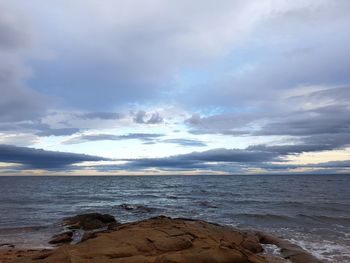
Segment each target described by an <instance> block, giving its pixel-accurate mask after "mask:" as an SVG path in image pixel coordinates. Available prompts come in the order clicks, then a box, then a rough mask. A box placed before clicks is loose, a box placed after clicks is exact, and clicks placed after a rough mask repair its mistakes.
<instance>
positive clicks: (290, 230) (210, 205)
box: [0, 175, 350, 262]
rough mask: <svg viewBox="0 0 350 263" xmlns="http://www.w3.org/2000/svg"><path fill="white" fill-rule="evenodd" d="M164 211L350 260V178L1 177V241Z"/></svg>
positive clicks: (41, 239) (40, 237)
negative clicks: (67, 220) (75, 221)
mask: <svg viewBox="0 0 350 263" xmlns="http://www.w3.org/2000/svg"><path fill="white" fill-rule="evenodd" d="M86 211H100V212H106V213H110V214H112V215H114V216H115V217H116V218H117V219H118V220H119V221H121V222H127V221H133V220H138V219H141V218H148V217H150V216H156V215H161V214H162V215H168V216H172V217H188V218H198V219H203V220H208V221H211V222H216V223H220V224H226V225H232V226H237V227H240V228H254V229H259V230H264V231H269V232H273V233H276V234H278V235H281V236H283V237H285V238H287V239H289V240H292V241H294V242H296V243H298V244H299V245H301V246H303V247H304V248H305V249H307V250H308V251H310V252H312V253H313V254H314V255H316V256H318V257H320V258H322V259H323V260H325V261H326V262H350V176H346V175H329V176H326V175H322V176H321V175H320V176H316V175H312V176H311V175H294V176H290V175H289V176H276V175H274V176H272V175H271V176H269V175H263V176H167V177H161V176H159V177H141V176H140V177H0V243H4V242H13V243H16V244H17V245H19V246H33V245H34V246H37V247H42V246H45V245H46V242H47V239H48V238H49V236H50V235H51V234H52V233H54V232H55V231H58V223H59V222H60V220H61V219H62V218H63V217H66V216H71V215H74V214H77V213H82V212H86Z"/></svg>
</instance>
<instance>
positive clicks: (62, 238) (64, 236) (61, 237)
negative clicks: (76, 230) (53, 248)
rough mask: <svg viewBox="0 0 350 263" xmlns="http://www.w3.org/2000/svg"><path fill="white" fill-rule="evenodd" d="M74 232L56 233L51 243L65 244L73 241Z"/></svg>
mask: <svg viewBox="0 0 350 263" xmlns="http://www.w3.org/2000/svg"><path fill="white" fill-rule="evenodd" d="M72 237H73V232H72V231H67V232H63V233H61V234H57V235H54V236H53V237H52V239H51V240H50V241H49V244H64V243H70V242H71V241H72Z"/></svg>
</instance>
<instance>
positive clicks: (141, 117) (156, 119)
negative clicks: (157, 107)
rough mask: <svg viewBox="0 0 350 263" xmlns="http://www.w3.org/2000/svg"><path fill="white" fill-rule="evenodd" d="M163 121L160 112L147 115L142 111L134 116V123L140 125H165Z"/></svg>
mask: <svg viewBox="0 0 350 263" xmlns="http://www.w3.org/2000/svg"><path fill="white" fill-rule="evenodd" d="M149 115H150V116H149ZM148 116H149V117H148ZM147 118H148V119H147ZM163 121H164V120H163V118H162V117H161V116H160V114H159V113H158V112H154V113H151V114H147V113H146V112H145V111H143V110H140V111H138V112H137V113H136V114H135V116H134V122H135V123H140V124H159V123H163Z"/></svg>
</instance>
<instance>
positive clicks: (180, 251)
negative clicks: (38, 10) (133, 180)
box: [0, 213, 321, 263]
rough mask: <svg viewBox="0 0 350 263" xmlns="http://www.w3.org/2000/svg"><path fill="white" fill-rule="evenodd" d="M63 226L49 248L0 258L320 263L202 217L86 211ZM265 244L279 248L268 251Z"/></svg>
mask: <svg viewBox="0 0 350 263" xmlns="http://www.w3.org/2000/svg"><path fill="white" fill-rule="evenodd" d="M107 219H108V221H106V220H107ZM99 220H100V221H99ZM63 226H64V228H65V229H66V231H65V232H63V233H61V234H58V235H55V236H54V237H53V239H52V240H51V242H52V241H53V240H54V242H53V243H52V244H55V245H56V246H57V247H55V248H54V249H52V250H51V249H17V248H14V247H9V248H5V247H2V248H1V247H0V263H9V262H14V263H31V262H37V263H40V262H45V263H46V262H70V257H72V256H73V254H74V262H84V258H85V260H86V258H87V257H88V258H89V259H90V260H91V261H89V262H112V261H113V260H114V261H113V262H191V260H192V262H193V260H195V262H208V261H205V260H206V259H207V258H208V257H210V258H212V262H218V263H220V262H227V259H231V260H232V259H237V260H238V259H239V260H242V261H237V262H247V263H249V262H251V263H284V262H292V263H320V262H321V261H320V260H318V259H317V258H315V257H314V256H313V255H311V254H310V253H308V252H306V251H305V250H303V249H302V248H301V247H299V246H297V245H295V244H293V243H291V242H289V241H287V240H284V239H281V238H278V237H276V236H273V235H271V234H267V233H263V232H258V231H249V230H248V231H246V230H240V229H236V228H232V227H227V226H222V225H219V224H215V223H209V222H205V221H202V220H193V219H185V218H174V219H173V218H170V217H165V216H158V217H154V218H149V219H145V220H140V221H135V222H131V223H125V224H120V223H118V222H117V221H115V220H114V218H113V219H112V217H111V216H109V215H101V214H97V213H91V214H83V215H78V216H75V217H72V218H68V220H67V219H66V220H64V221H63ZM69 229H70V230H72V231H73V232H70V230H69ZM78 229H80V230H81V229H83V230H84V235H82V236H81V240H79V241H78V242H76V244H70V243H71V242H72V241H73V239H72V236H73V233H75V232H74V231H77V230H78ZM67 230H68V231H67ZM116 244H118V245H116ZM267 247H270V248H271V247H273V249H274V250H276V249H277V250H278V251H279V253H271V251H269V249H267ZM91 248H93V249H91ZM72 251H74V253H73V254H71V252H72ZM77 255H79V256H77ZM111 255H112V256H111ZM111 259H113V260H112V261H111ZM117 259H118V260H117ZM136 259H137V260H136ZM141 259H142V260H141ZM160 259H162V260H165V259H169V260H170V259H171V260H173V261H159V260H160ZM190 259H191V260H190ZM287 259H288V260H289V261H287ZM57 260H59V261H57ZM116 260H117V261H116ZM135 260H136V261H135ZM244 260H245V261H244Z"/></svg>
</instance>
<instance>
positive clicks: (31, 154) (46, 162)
mask: <svg viewBox="0 0 350 263" xmlns="http://www.w3.org/2000/svg"><path fill="white" fill-rule="evenodd" d="M103 160H108V159H106V158H102V157H97V156H90V155H85V154H75V153H67V152H55V151H45V150H41V149H34V148H27V147H16V146H12V145H0V162H5V163H18V164H21V165H23V168H30V169H47V170H55V169H60V168H64V167H67V166H69V165H71V164H75V163H80V162H85V161H103Z"/></svg>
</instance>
